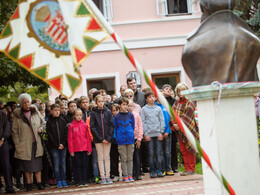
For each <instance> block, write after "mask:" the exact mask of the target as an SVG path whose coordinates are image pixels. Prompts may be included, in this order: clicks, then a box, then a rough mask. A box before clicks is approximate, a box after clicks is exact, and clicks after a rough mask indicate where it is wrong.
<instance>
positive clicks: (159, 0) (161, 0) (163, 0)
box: [156, 0, 168, 16]
mask: <svg viewBox="0 0 260 195" xmlns="http://www.w3.org/2000/svg"><path fill="white" fill-rule="evenodd" d="M156 11H157V15H158V16H165V15H166V14H167V13H168V10H167V0H156Z"/></svg>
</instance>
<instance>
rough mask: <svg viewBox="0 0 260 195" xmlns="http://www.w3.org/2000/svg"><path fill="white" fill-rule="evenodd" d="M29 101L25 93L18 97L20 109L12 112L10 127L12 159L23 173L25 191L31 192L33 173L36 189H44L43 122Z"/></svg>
mask: <svg viewBox="0 0 260 195" xmlns="http://www.w3.org/2000/svg"><path fill="white" fill-rule="evenodd" d="M31 101H32V100H31V96H30V95H29V94H27V93H23V94H21V95H20V96H19V98H18V102H19V104H20V105H21V108H17V109H16V110H15V111H14V119H13V126H12V137H13V141H14V144H15V154H14V157H15V158H17V159H19V160H20V161H19V163H20V169H21V171H24V172H25V177H26V180H27V187H26V191H31V190H32V173H35V177H36V180H37V187H38V189H39V190H43V189H44V186H43V185H42V183H41V169H42V156H43V147H42V144H41V137H40V133H41V132H42V131H43V128H44V127H45V120H44V119H43V117H42V116H41V114H40V113H39V111H38V109H37V108H36V106H34V105H31Z"/></svg>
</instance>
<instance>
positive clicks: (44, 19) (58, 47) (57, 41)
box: [26, 0, 70, 57]
mask: <svg viewBox="0 0 260 195" xmlns="http://www.w3.org/2000/svg"><path fill="white" fill-rule="evenodd" d="M26 22H27V25H28V28H29V30H30V32H29V33H28V36H29V37H33V38H35V39H36V40H37V41H38V42H39V44H40V46H43V47H44V48H45V49H47V50H49V51H51V52H53V53H55V55H56V57H59V56H61V55H70V48H69V42H68V34H67V31H66V24H65V22H64V19H63V16H62V13H61V9H60V7H59V3H58V1H57V0H48V1H46V0H39V1H36V2H34V3H32V4H31V5H30V9H29V12H28V14H27V16H26Z"/></svg>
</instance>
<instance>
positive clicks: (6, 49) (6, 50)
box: [4, 41, 11, 53]
mask: <svg viewBox="0 0 260 195" xmlns="http://www.w3.org/2000/svg"><path fill="white" fill-rule="evenodd" d="M10 44H11V41H10V42H9V43H8V45H7V47H6V48H5V50H4V51H5V52H6V53H8V51H9V47H10Z"/></svg>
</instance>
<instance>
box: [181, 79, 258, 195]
mask: <svg viewBox="0 0 260 195" xmlns="http://www.w3.org/2000/svg"><path fill="white" fill-rule="evenodd" d="M241 85H242V84H229V85H227V87H223V89H222V94H221V98H220V103H219V105H218V111H217V112H216V107H217V104H218V94H219V88H220V87H219V86H205V87H201V88H197V89H196V88H195V89H193V90H187V91H183V92H182V94H183V95H185V96H186V97H187V98H189V99H193V100H196V101H197V108H198V120H199V132H200V143H201V146H202V148H203V149H204V150H205V151H206V153H207V154H208V156H209V158H210V160H211V162H212V165H213V166H214V167H215V168H216V169H217V170H221V172H222V174H223V175H224V177H225V178H226V179H227V181H228V182H229V183H230V185H231V186H232V187H233V189H234V190H235V192H236V194H238V195H239V194H242V195H244V194H250V195H259V194H260V165H259V148H258V134H257V123H256V113H255V104H254V94H256V93H259V92H260V83H249V84H247V85H244V86H243V87H241ZM202 166H203V178H204V189H205V194H208V195H219V194H228V193H227V191H226V189H225V188H224V186H223V185H221V183H220V182H219V181H218V179H217V178H216V176H215V175H214V174H213V172H212V171H211V170H210V168H209V167H208V166H207V164H206V163H205V161H204V160H203V161H202Z"/></svg>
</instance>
